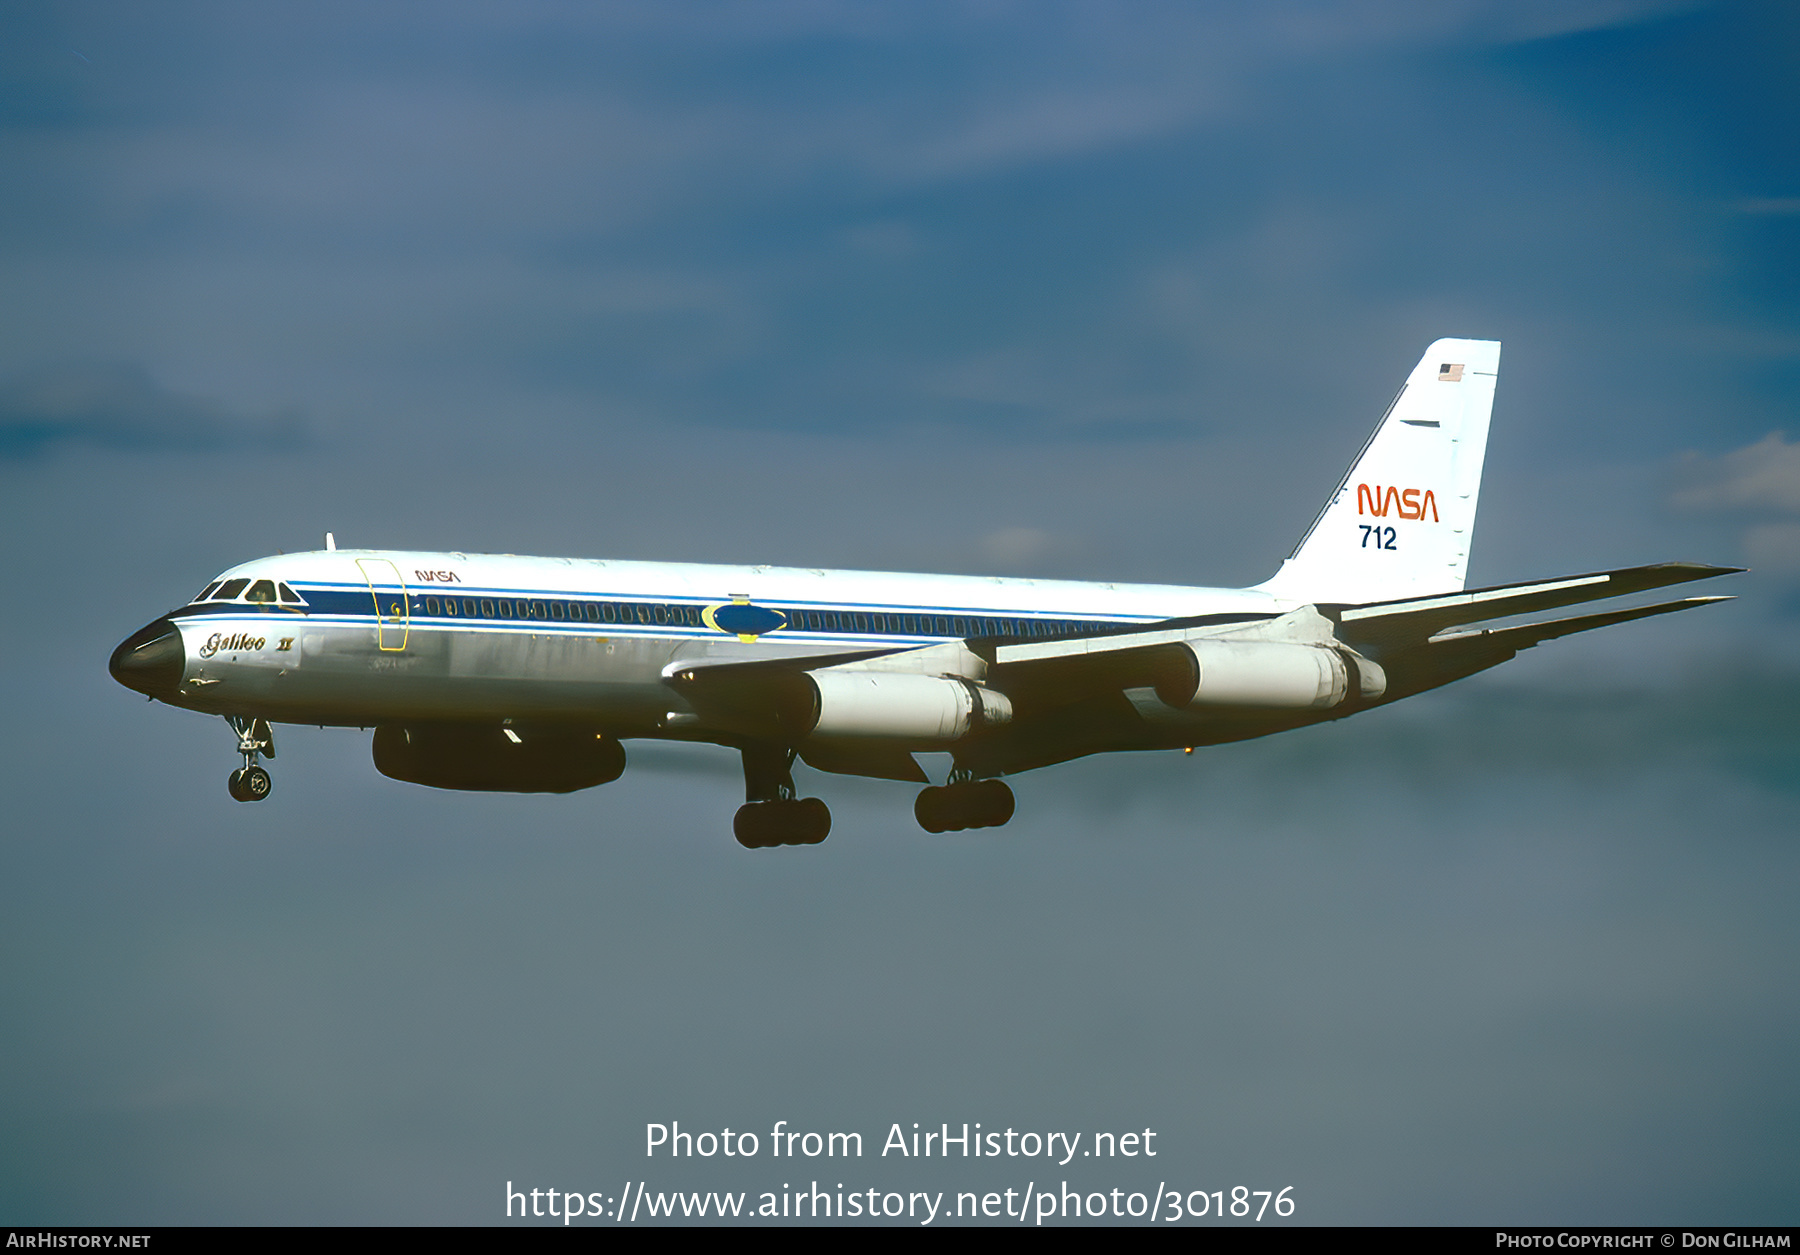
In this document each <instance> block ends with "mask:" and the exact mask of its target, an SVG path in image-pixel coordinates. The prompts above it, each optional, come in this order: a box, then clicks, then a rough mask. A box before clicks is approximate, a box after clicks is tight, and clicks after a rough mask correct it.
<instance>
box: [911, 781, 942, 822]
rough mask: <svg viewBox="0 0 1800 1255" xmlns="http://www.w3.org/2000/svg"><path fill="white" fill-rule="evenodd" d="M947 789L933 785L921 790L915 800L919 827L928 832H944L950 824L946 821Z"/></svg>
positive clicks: (914, 812)
mask: <svg viewBox="0 0 1800 1255" xmlns="http://www.w3.org/2000/svg"><path fill="white" fill-rule="evenodd" d="M945 792H946V790H944V789H941V788H939V787H938V786H937V785H932V786H930V787H929V788H926V789H923V790H921V791H920V793H919V796H918V797H917V798H916V799H915V800H914V802H913V818H914V819H916V820H918V821H919V827H921V828H923V829H924V830H925V831H926V832H942V831H944V829H946V828H948V827H949V826H950V825H949V824H948V823H946V822H945V815H944V811H945V810H946V809H948V808H947V807H945V805H944V801H945V798H944V794H945Z"/></svg>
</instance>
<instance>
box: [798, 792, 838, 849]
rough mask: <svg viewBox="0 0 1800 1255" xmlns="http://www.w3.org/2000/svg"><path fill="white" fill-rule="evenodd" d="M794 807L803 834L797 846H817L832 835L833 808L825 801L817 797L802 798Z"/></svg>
mask: <svg viewBox="0 0 1800 1255" xmlns="http://www.w3.org/2000/svg"><path fill="white" fill-rule="evenodd" d="M794 806H795V808H796V817H797V818H798V819H799V820H800V823H799V825H798V826H799V828H800V831H801V833H802V834H803V835H801V836H800V837H798V838H797V844H799V845H817V844H819V842H821V841H823V840H824V839H825V838H826V837H829V836H830V835H831V808H830V807H828V806H826V805H825V803H824V802H823V801H821V800H820V799H818V798H816V797H808V798H802V799H800V800H799V801H798V802H795V803H794Z"/></svg>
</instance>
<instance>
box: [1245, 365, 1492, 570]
mask: <svg viewBox="0 0 1800 1255" xmlns="http://www.w3.org/2000/svg"><path fill="white" fill-rule="evenodd" d="M1499 369H1500V342H1499V341H1498V340H1439V341H1438V342H1437V343H1436V344H1433V345H1432V346H1431V347H1430V348H1429V349H1426V350H1425V356H1424V357H1422V358H1420V359H1419V364H1418V365H1417V366H1415V367H1413V372H1412V374H1411V375H1408V376H1407V379H1406V383H1405V385H1404V386H1403V387H1401V389H1400V394H1399V395H1398V396H1396V397H1395V398H1394V403H1393V404H1392V405H1390V406H1388V411H1387V413H1386V414H1385V415H1383V416H1382V419H1381V422H1380V423H1379V424H1378V425H1377V426H1376V428H1375V434H1374V435H1372V436H1370V437H1369V442H1368V443H1367V444H1366V445H1364V446H1363V451H1362V453H1361V454H1360V455H1359V456H1358V457H1357V459H1356V461H1355V463H1354V464H1353V465H1352V466H1351V467H1350V471H1349V473H1348V474H1347V475H1345V476H1344V482H1343V483H1341V484H1339V485H1338V489H1337V492H1335V493H1334V494H1332V497H1331V500H1330V501H1328V502H1327V503H1326V505H1325V508H1324V510H1322V511H1320V513H1319V517H1318V518H1317V519H1316V520H1314V522H1313V525H1312V527H1311V528H1310V529H1309V530H1308V531H1307V533H1306V535H1305V536H1303V537H1301V539H1300V544H1299V546H1298V547H1297V548H1295V550H1294V553H1293V556H1292V557H1290V558H1288V560H1287V561H1286V562H1283V563H1282V564H1281V569H1280V570H1279V571H1277V572H1276V573H1275V577H1274V578H1273V579H1271V580H1269V581H1268V582H1267V583H1264V584H1261V585H1258V587H1259V588H1260V589H1261V590H1262V591H1264V592H1269V593H1274V594H1275V595H1276V596H1278V597H1289V598H1293V599H1295V600H1298V601H1308V602H1314V603H1320V602H1330V603H1336V604H1350V605H1360V604H1364V603H1367V602H1372V601H1391V600H1393V599H1395V598H1400V597H1416V596H1429V595H1431V594H1435V593H1453V592H1459V591H1461V589H1462V586H1463V580H1464V579H1465V578H1466V576H1467V574H1468V567H1469V541H1470V540H1471V539H1472V538H1473V536H1474V534H1475V503H1476V500H1477V498H1478V497H1479V496H1480V492H1481V463H1482V459H1483V458H1484V457H1485V456H1486V455H1487V435H1488V415H1489V413H1490V412H1491V411H1492V409H1493V406H1494V381H1495V377H1496V376H1497V374H1498V373H1499Z"/></svg>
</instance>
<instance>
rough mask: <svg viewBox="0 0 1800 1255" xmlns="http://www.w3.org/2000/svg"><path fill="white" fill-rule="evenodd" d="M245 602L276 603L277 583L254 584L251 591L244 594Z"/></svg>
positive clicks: (257, 582)
mask: <svg viewBox="0 0 1800 1255" xmlns="http://www.w3.org/2000/svg"><path fill="white" fill-rule="evenodd" d="M244 600H245V601H256V602H272V601H274V600H275V581H274V580H257V581H256V583H254V584H252V585H251V586H250V591H249V592H247V593H245V594H244Z"/></svg>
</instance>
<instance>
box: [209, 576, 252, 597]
mask: <svg viewBox="0 0 1800 1255" xmlns="http://www.w3.org/2000/svg"><path fill="white" fill-rule="evenodd" d="M248 587H250V581H249V580H226V581H225V582H224V583H223V584H221V585H219V591H218V592H216V593H214V594H213V600H214V601H230V600H232V599H233V598H235V597H236V596H237V595H238V594H239V593H241V592H243V591H244V590H245V589H246V588H248Z"/></svg>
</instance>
